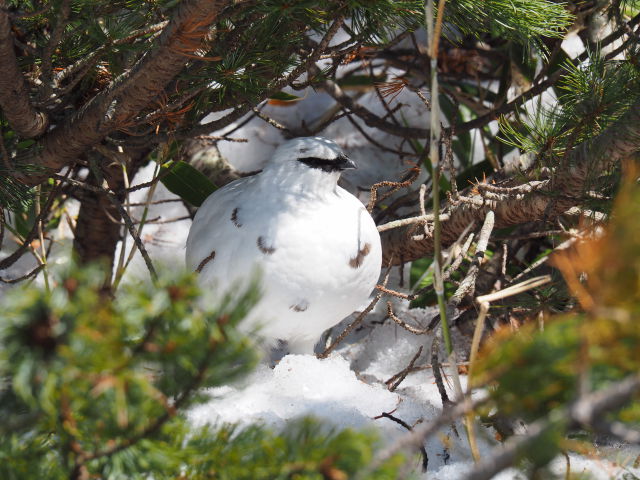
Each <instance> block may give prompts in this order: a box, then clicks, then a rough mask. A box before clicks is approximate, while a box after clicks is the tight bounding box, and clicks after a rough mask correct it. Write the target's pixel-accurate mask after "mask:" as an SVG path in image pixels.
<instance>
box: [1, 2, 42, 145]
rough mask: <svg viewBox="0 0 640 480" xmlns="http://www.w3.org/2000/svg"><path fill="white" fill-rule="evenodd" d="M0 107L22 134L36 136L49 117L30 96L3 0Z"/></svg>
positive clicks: (12, 125)
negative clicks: (32, 101)
mask: <svg viewBox="0 0 640 480" xmlns="http://www.w3.org/2000/svg"><path fill="white" fill-rule="evenodd" d="M0 65H2V74H1V75H0V109H2V114H3V115H4V117H5V118H6V119H7V121H8V122H9V124H10V125H11V128H13V129H14V130H15V132H16V133H17V134H18V135H20V136H22V137H27V138H31V137H37V136H39V135H41V134H42V133H43V132H44V131H45V129H46V128H47V117H46V115H45V114H44V113H42V112H38V111H37V110H36V109H35V108H34V107H33V105H31V100H30V99H29V89H28V87H27V84H26V82H25V79H24V77H23V76H22V72H21V71H20V67H19V66H18V61H17V60H16V54H15V51H14V46H13V35H12V34H11V23H10V22H9V14H8V11H7V5H6V2H5V1H4V0H0Z"/></svg>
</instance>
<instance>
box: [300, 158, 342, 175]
mask: <svg viewBox="0 0 640 480" xmlns="http://www.w3.org/2000/svg"><path fill="white" fill-rule="evenodd" d="M342 160H343V158H342V156H339V157H338V158H334V159H327V158H318V157H302V158H298V161H299V162H302V163H304V164H305V165H307V166H309V167H311V168H319V169H320V170H323V171H325V172H335V171H337V170H342V168H341V167H342V165H341V163H342Z"/></svg>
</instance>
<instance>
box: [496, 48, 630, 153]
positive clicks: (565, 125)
mask: <svg viewBox="0 0 640 480" xmlns="http://www.w3.org/2000/svg"><path fill="white" fill-rule="evenodd" d="M563 68H564V71H565V73H564V75H563V76H562V78H561V81H560V82H559V84H558V104H557V105H554V106H552V107H546V108H545V107H543V106H540V107H539V108H537V109H536V110H535V113H534V114H531V115H528V116H527V118H526V121H525V122H522V123H520V122H516V123H510V122H508V121H507V120H506V119H503V120H502V121H501V124H500V127H501V130H502V140H503V141H504V142H505V143H507V144H509V145H513V146H516V147H518V148H519V149H520V150H521V151H523V152H532V153H536V154H538V155H539V158H541V159H543V160H544V162H545V163H546V164H547V165H551V166H553V165H557V162H559V161H560V160H561V159H562V158H563V157H564V156H565V155H566V153H567V152H568V151H570V150H571V149H572V148H573V147H575V146H576V145H578V144H580V143H582V142H585V141H588V140H589V139H591V138H593V137H595V136H596V135H598V134H599V133H601V132H602V131H604V130H605V129H606V128H607V127H608V126H609V125H611V124H612V123H613V122H615V121H616V120H617V119H619V118H620V117H621V116H622V115H624V114H625V113H626V112H627V111H628V110H629V108H630V107H631V106H632V105H633V103H634V102H636V101H637V100H638V98H640V70H639V69H638V68H637V67H636V66H635V65H633V64H632V63H629V62H618V61H611V60H605V59H604V57H603V56H602V55H601V54H600V52H594V53H593V54H591V55H590V58H589V60H588V61H587V62H585V63H584V64H582V65H580V66H576V65H574V64H573V63H572V62H570V61H567V62H565V64H564V66H563Z"/></svg>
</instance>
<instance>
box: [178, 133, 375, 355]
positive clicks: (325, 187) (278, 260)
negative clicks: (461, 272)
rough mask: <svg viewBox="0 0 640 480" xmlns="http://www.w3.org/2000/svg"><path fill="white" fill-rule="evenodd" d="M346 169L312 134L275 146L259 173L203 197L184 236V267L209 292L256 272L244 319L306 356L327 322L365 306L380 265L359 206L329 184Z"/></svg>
mask: <svg viewBox="0 0 640 480" xmlns="http://www.w3.org/2000/svg"><path fill="white" fill-rule="evenodd" d="M347 168H355V164H354V163H353V162H351V160H349V159H348V158H347V157H346V156H345V155H344V153H343V152H342V150H341V149H340V147H338V146H337V145H336V144H335V143H334V142H332V141H330V140H327V139H324V138H321V137H307V138H296V139H294V140H290V141H288V142H286V143H284V144H283V145H281V146H280V147H279V148H278V149H277V150H276V151H275V153H274V155H273V157H272V158H271V160H270V161H269V162H268V164H267V165H266V167H265V168H264V170H263V171H262V172H261V173H259V174H257V175H254V176H252V177H247V178H243V179H240V180H236V181H235V182H232V183H230V184H228V185H226V186H225V187H223V188H221V189H219V190H216V191H215V192H214V193H213V194H212V195H210V196H209V197H208V198H207V199H206V201H205V202H204V203H203V204H202V206H201V207H200V209H199V210H198V212H197V214H196V216H195V219H194V221H193V225H192V226H191V230H190V232H189V237H188V239H187V252H186V260H187V266H188V267H189V268H190V269H192V270H196V271H198V272H199V275H200V285H201V286H202V287H203V289H205V290H215V291H216V292H217V296H218V297H219V296H221V295H222V294H223V293H225V290H226V289H229V288H231V287H234V288H241V286H242V285H247V284H248V281H249V280H250V279H251V278H252V276H253V275H255V272H256V271H257V270H259V271H260V273H261V277H260V278H261V292H262V296H261V299H260V301H259V302H258V304H257V305H256V307H255V308H254V309H253V310H252V312H251V313H250V314H249V316H248V318H247V319H245V321H244V322H243V324H242V325H243V327H244V328H245V329H247V330H251V329H254V328H255V326H256V325H260V326H261V328H260V334H261V335H262V336H263V337H264V339H265V340H266V341H267V342H268V345H270V346H274V345H275V344H276V343H277V342H278V340H284V341H287V342H288V344H289V351H290V352H292V353H312V352H313V346H314V344H315V342H317V341H318V339H319V337H320V335H321V334H322V332H323V331H324V330H326V329H327V328H329V327H331V326H333V325H335V324H336V323H338V322H339V321H340V320H342V319H343V318H344V317H346V316H347V315H349V314H350V313H352V312H353V311H354V310H356V309H357V308H359V307H361V306H362V305H363V304H365V303H366V301H367V299H368V297H369V295H370V293H371V291H372V289H373V288H374V286H375V284H376V281H377V279H378V276H379V274H380V267H381V261H382V252H381V247H380V236H379V235H378V231H377V229H376V226H375V223H374V222H373V219H372V218H371V216H370V215H369V213H368V212H367V210H366V209H365V207H364V205H363V204H362V203H361V202H360V201H359V200H358V199H357V198H355V197H354V196H353V195H351V194H350V193H349V192H347V191H346V190H344V189H343V188H341V187H339V186H338V179H339V177H340V174H341V171H342V170H345V169H347Z"/></svg>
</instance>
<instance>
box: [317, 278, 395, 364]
mask: <svg viewBox="0 0 640 480" xmlns="http://www.w3.org/2000/svg"><path fill="white" fill-rule="evenodd" d="M389 271H390V268H389V269H387V273H386V275H385V277H384V281H383V282H382V285H383V286H384V285H386V284H387V282H388V281H389ZM382 295H383V294H382V292H380V293H378V294H377V295H376V296H375V297H373V300H371V302H370V303H369V305H367V308H365V309H364V310H363V311H362V312H360V315H358V316H357V317H356V319H355V320H354V321H353V322H351V323H350V324H349V325H348V326H347V328H345V329H344V330H343V331H342V333H340V335H338V336H337V337H336V339H335V340H334V341H333V342H332V343H331V345H329V346H328V347H327V348H325V349H324V351H323V352H322V353H319V354H318V358H327V357H328V356H329V354H330V353H331V352H333V350H334V349H335V348H336V347H337V346H338V345H339V344H340V342H342V341H343V340H344V339H345V337H346V336H347V335H349V334H350V333H351V332H352V331H353V329H354V328H356V327H357V326H358V325H360V324H361V323H362V321H363V320H364V319H365V317H366V316H367V315H368V314H369V312H371V310H373V308H374V307H375V306H376V304H377V303H378V302H379V301H380V299H381V298H382Z"/></svg>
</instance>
